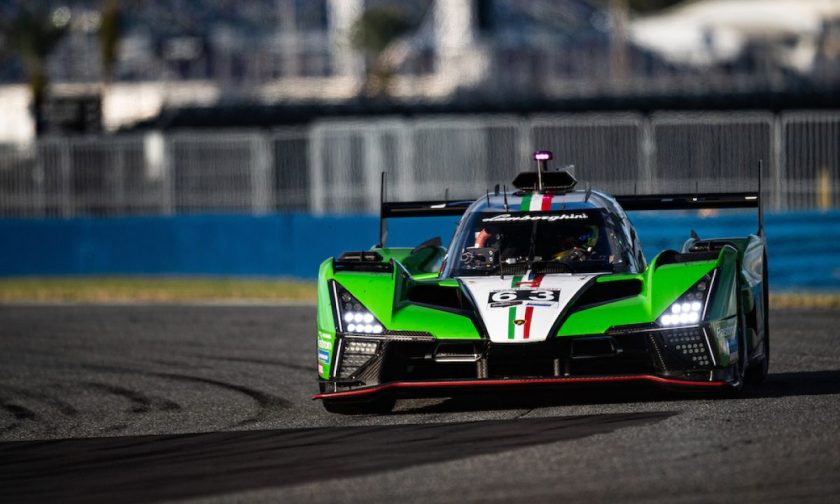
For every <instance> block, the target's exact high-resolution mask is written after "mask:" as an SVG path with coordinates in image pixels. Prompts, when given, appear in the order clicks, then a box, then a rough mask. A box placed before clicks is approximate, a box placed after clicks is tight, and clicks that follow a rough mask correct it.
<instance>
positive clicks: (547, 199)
mask: <svg viewBox="0 0 840 504" xmlns="http://www.w3.org/2000/svg"><path fill="white" fill-rule="evenodd" d="M552 197H553V195H552V194H551V193H549V194H543V197H542V206H541V207H540V210H542V211H543V212H546V211H548V210H551V198H552Z"/></svg>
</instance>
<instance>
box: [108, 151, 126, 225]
mask: <svg viewBox="0 0 840 504" xmlns="http://www.w3.org/2000/svg"><path fill="white" fill-rule="evenodd" d="M112 145H113V146H114V147H116V149H117V162H116V169H115V170H114V176H115V178H116V180H115V181H114V185H115V187H114V192H115V199H116V204H115V205H114V206H115V207H116V212H117V213H126V210H127V208H126V207H127V205H126V203H125V149H124V148H123V144H122V143H121V142H115V143H114V144H112Z"/></svg>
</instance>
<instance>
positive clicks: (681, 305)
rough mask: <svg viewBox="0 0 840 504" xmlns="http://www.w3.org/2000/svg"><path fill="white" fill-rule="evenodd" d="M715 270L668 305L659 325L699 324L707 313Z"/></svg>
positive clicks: (660, 317)
mask: <svg viewBox="0 0 840 504" xmlns="http://www.w3.org/2000/svg"><path fill="white" fill-rule="evenodd" d="M714 277H715V272H714V271H712V272H711V273H709V274H707V275H705V276H704V277H703V278H701V279H700V280H699V281H698V282H697V283H695V284H694V285H692V286H691V288H690V289H688V291H686V293H685V294H683V295H682V296H680V298H679V299H677V300H676V301H674V303H673V304H672V305H671V306H669V307H668V309H667V310H665V312H664V313H663V314H662V315H660V316H659V321H658V322H659V325H661V326H665V327H673V326H686V325H693V324H697V323H698V322H700V321H701V320H703V316H704V315H705V313H706V304H707V303H708V301H709V292H711V290H712V282H714Z"/></svg>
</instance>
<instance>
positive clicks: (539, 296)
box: [528, 290, 560, 301]
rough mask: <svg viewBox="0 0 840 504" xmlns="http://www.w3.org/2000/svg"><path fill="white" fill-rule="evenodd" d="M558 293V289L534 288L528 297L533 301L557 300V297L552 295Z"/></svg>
mask: <svg viewBox="0 0 840 504" xmlns="http://www.w3.org/2000/svg"><path fill="white" fill-rule="evenodd" d="M555 293H556V294H559V293H560V291H552V290H534V291H531V295H530V296H528V299H531V300H533V301H557V298H556V297H555V296H554V295H555Z"/></svg>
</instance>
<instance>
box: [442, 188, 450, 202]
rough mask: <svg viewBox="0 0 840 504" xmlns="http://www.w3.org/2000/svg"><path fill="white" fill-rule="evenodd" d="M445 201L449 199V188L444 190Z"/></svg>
mask: <svg viewBox="0 0 840 504" xmlns="http://www.w3.org/2000/svg"><path fill="white" fill-rule="evenodd" d="M443 201H449V188H448V187H447V188H446V189H444V190H443Z"/></svg>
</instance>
